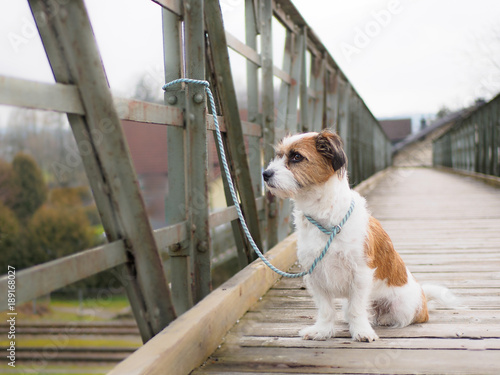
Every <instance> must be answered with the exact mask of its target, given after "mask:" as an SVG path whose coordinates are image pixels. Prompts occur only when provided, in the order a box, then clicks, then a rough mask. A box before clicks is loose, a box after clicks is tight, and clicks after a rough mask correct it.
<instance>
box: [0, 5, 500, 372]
mask: <svg viewBox="0 0 500 375" xmlns="http://www.w3.org/2000/svg"><path fill="white" fill-rule="evenodd" d="M28 2H29V5H30V7H31V10H32V12H33V16H34V20H35V23H36V25H37V28H38V31H39V33H40V37H41V40H42V42H43V45H44V48H45V50H46V53H47V57H48V59H49V62H50V65H51V67H52V71H53V74H54V79H55V82H54V83H52V84H47V83H38V82H30V81H26V80H21V79H17V78H12V77H1V76H0V104H6V105H13V106H19V107H25V108H33V109H41V110H50V111H58V112H63V113H67V114H68V120H69V122H70V125H71V127H72V130H73V133H74V136H75V139H76V141H77V145H78V147H79V150H80V154H81V157H82V162H83V164H84V166H85V169H86V172H87V176H88V178H89V182H90V185H91V188H92V191H93V195H94V198H95V200H96V204H97V207H98V210H99V213H100V217H101V221H102V224H103V227H104V229H105V231H106V236H107V238H108V241H109V243H108V244H106V245H103V246H100V247H97V248H93V249H87V250H84V251H82V252H78V253H75V254H74V255H71V256H68V257H64V258H61V259H58V260H55V261H52V262H48V263H45V264H41V265H38V266H35V267H31V268H28V269H26V270H22V271H20V272H17V274H16V301H17V303H22V302H25V301H30V300H32V299H34V298H36V297H38V296H42V295H45V294H47V293H50V292H51V291H54V290H57V289H58V288H61V287H64V286H66V285H69V284H71V283H74V282H76V281H78V280H81V279H83V278H86V277H89V276H92V275H94V274H96V273H98V272H101V271H103V270H107V269H112V268H116V269H117V270H118V271H119V274H120V275H124V277H123V279H122V282H123V286H124V288H125V290H126V292H127V296H128V298H129V301H130V305H131V307H132V311H133V314H134V317H135V319H136V321H137V326H138V328H139V331H140V334H141V337H142V339H143V341H144V343H145V344H144V345H143V346H142V347H141V348H140V349H139V350H138V351H136V352H135V353H133V354H132V355H131V356H130V357H129V358H127V359H126V360H125V361H123V362H122V363H120V364H119V365H118V366H117V367H116V368H115V369H113V370H112V371H111V374H120V375H121V374H173V375H181V374H188V373H191V372H192V373H193V374H223V373H229V374H240V373H241V374H243V373H245V374H257V373H265V374H268V373H278V374H288V373H316V374H318V373H439V374H441V373H454V372H462V373H478V374H486V373H492V374H493V373H497V372H498V368H499V367H500V352H499V350H500V325H499V322H498V319H499V318H500V314H499V309H500V300H499V299H500V294H499V290H500V289H499V288H500V268H499V266H500V253H499V250H500V234H499V231H498V227H499V224H500V193H499V192H500V190H498V186H499V185H500V184H499V179H498V177H499V176H500V169H499V161H498V151H499V146H500V138H499V134H500V121H499V118H500V99H499V97H496V98H495V99H493V100H492V101H490V102H489V103H487V104H485V105H484V106H482V107H480V108H478V109H477V110H476V111H474V113H472V114H470V115H468V117H467V118H464V119H461V120H460V121H459V122H458V123H457V125H456V126H454V127H453V128H451V129H450V130H449V131H448V132H447V133H446V134H443V135H442V136H441V137H440V138H439V139H437V140H435V142H434V152H433V156H434V164H435V166H436V167H438V166H444V167H447V169H446V170H444V169H442V168H441V169H423V168H422V169H419V168H416V169H393V168H390V165H391V145H390V142H389V140H388V139H387V137H386V135H385V134H384V133H383V131H382V129H381V127H380V125H379V123H378V121H377V120H376V119H375V117H374V116H373V115H372V113H371V112H370V110H369V109H368V108H367V106H366V104H365V103H364V102H363V100H362V99H361V97H360V96H359V94H358V93H357V92H356V90H355V89H354V88H353V87H352V85H351V83H350V82H349V80H348V78H347V77H346V76H345V74H344V73H343V72H342V70H341V69H340V68H339V67H338V65H337V64H336V63H335V61H334V59H333V58H332V57H331V56H330V54H329V53H328V52H327V50H326V48H325V47H324V45H323V44H322V43H321V41H320V40H319V38H318V37H317V36H316V35H315V34H314V32H313V30H312V29H311V28H310V27H309V26H308V25H307V23H306V22H305V21H304V19H303V18H302V16H301V15H300V14H299V13H298V11H297V9H295V7H294V6H293V4H292V3H291V2H290V1H289V0H246V1H245V16H244V20H243V21H244V22H242V24H243V23H244V24H245V41H241V40H239V39H238V38H237V37H235V36H234V35H232V34H230V33H228V32H227V31H226V30H224V27H223V22H222V15H221V11H220V8H219V4H218V2H216V1H203V0H184V1H182V0H157V1H154V2H155V3H157V4H158V5H159V11H161V12H162V16H163V34H164V35H163V37H164V57H165V81H166V82H168V81H171V80H174V79H177V78H179V77H186V78H192V79H207V80H208V81H209V82H210V84H211V86H212V87H213V88H214V91H215V93H216V96H217V98H216V102H217V111H218V114H219V115H220V116H219V117H220V120H221V122H222V124H223V137H224V147H225V150H226V153H227V154H228V155H229V159H230V164H231V173H232V175H233V179H234V180H235V181H236V188H237V190H238V195H239V198H240V205H241V208H242V210H243V212H244V215H245V217H246V219H247V221H248V223H249V229H250V231H251V233H252V236H253V237H254V239H255V241H256V243H257V244H258V245H259V247H260V248H262V249H264V250H267V252H266V257H268V259H270V260H271V262H272V263H273V264H275V265H276V266H277V267H278V268H282V269H289V268H291V267H292V268H293V267H295V268H296V267H297V265H296V264H295V262H296V256H295V236H294V234H293V233H292V231H293V230H292V226H291V223H290V212H291V205H290V203H289V202H286V201H280V200H278V199H276V198H274V197H272V196H270V195H266V194H265V192H264V191H263V189H262V181H261V172H262V168H263V166H264V165H265V164H267V162H268V161H269V160H270V159H271V158H272V156H273V152H274V151H273V148H272V145H273V144H274V143H275V142H276V141H277V140H279V139H280V138H281V137H282V136H283V135H284V134H286V133H287V132H291V133H294V132H301V131H318V130H321V129H323V128H326V127H328V128H332V129H335V130H336V131H337V132H338V133H339V134H340V135H341V136H342V138H343V139H344V142H345V149H346V152H347V155H348V158H349V164H348V165H349V171H348V172H349V176H350V181H351V183H352V184H353V185H356V189H358V191H360V192H361V193H362V194H365V195H366V196H367V197H368V201H369V205H370V208H371V209H372V211H373V214H374V216H376V217H377V218H379V219H380V220H381V221H382V223H383V225H384V226H385V228H386V230H388V232H389V234H390V235H391V237H392V239H393V241H394V242H395V245H396V248H397V249H398V250H399V252H400V253H401V254H402V256H403V258H404V260H405V261H406V263H407V265H408V266H409V267H410V269H411V270H412V272H413V273H414V274H415V276H416V277H417V278H418V280H419V281H421V282H427V281H429V282H435V283H440V284H443V285H446V286H448V287H449V288H451V289H452V290H453V291H454V292H455V293H456V294H457V295H458V296H459V297H461V305H460V308H458V309H453V310H445V309H442V308H439V307H436V309H435V310H433V311H432V313H431V321H430V322H429V323H428V324H424V325H415V326H410V327H408V328H405V329H399V330H395V329H386V328H379V329H377V333H378V334H379V336H380V338H381V340H379V341H377V342H375V343H370V344H367V343H356V342H353V341H352V340H351V339H350V338H349V337H348V334H347V328H346V326H345V325H344V326H342V330H341V331H340V336H339V337H337V338H335V339H331V340H327V341H323V342H319V341H303V340H300V339H299V338H298V336H297V331H298V330H299V329H300V328H301V327H302V326H304V325H306V324H309V323H310V322H311V320H312V319H313V317H314V314H315V310H314V307H313V304H312V300H311V298H310V297H309V296H308V295H307V292H306V290H305V289H304V287H303V285H302V284H301V281H300V280H279V278H278V276H277V275H276V274H274V273H273V272H272V271H271V270H269V269H268V268H267V267H266V266H265V265H264V264H262V262H260V261H254V259H255V256H254V255H253V254H252V252H251V249H250V247H249V245H248V242H247V241H246V240H245V239H244V235H243V233H242V230H241V226H240V225H239V223H238V221H237V220H236V209H235V207H234V206H233V204H232V203H231V201H230V200H229V199H230V198H229V194H227V189H228V188H227V185H225V186H224V188H225V191H226V195H227V197H228V198H227V199H228V200H227V201H228V204H227V208H225V209H223V210H221V211H218V212H211V211H210V210H209V204H208V203H209V202H208V201H209V196H208V191H207V190H208V189H207V186H208V179H207V178H208V177H207V175H208V169H209V166H208V165H207V164H208V163H206V162H204V161H206V160H207V137H208V138H209V137H211V134H210V133H211V132H212V131H213V129H214V128H213V120H211V116H209V113H208V112H207V109H206V101H205V96H204V95H205V94H204V91H203V87H201V86H200V87H198V86H196V85H191V84H189V85H179V86H178V87H174V88H172V89H169V90H168V91H167V92H166V93H165V104H164V105H160V104H154V103H146V102H140V101H137V100H133V99H128V98H127V99H123V98H116V97H113V96H112V94H111V92H110V89H109V87H108V85H107V80H106V73H105V71H104V67H103V65H102V62H101V56H100V54H99V50H98V48H97V44H96V41H95V37H94V35H93V32H92V26H91V23H90V20H89V18H88V15H87V12H86V9H85V4H84V2H83V0H74V1H70V2H64V3H63V4H59V5H58V8H57V11H56V10H55V9H54V8H53V7H52V6H51V5H50V2H47V1H41V0H28ZM276 28H281V29H282V31H283V35H284V36H285V38H284V40H281V41H279V40H278V38H277V37H276V34H275V33H274V32H273V30H275V29H276ZM277 42H282V43H281V46H282V48H283V59H282V63H281V64H280V66H277V65H276V64H275V63H274V60H273V55H274V54H273V50H274V49H276V45H277ZM273 43H274V44H273ZM278 44H279V43H278ZM228 47H229V49H231V50H233V51H235V52H236V53H238V54H239V55H241V56H243V57H244V58H245V59H246V60H247V63H246V66H245V73H246V85H243V86H244V87H245V89H246V99H247V100H246V106H247V108H246V109H247V111H246V112H247V113H248V114H247V115H246V117H245V116H243V115H242V112H240V111H239V109H238V105H239V104H240V103H238V101H237V100H236V92H235V86H236V85H235V83H234V81H233V76H232V74H231V65H230V62H229V52H228ZM122 120H128V121H132V122H134V123H136V126H141V125H143V124H154V125H157V126H166V127H167V129H168V133H167V140H166V145H165V146H166V147H167V150H168V161H169V170H168V176H169V180H168V195H167V197H166V211H167V224H168V226H167V227H165V228H161V229H158V230H154V231H153V230H152V228H151V225H150V223H149V220H148V217H147V213H146V210H145V205H144V199H143V197H142V194H141V190H140V187H139V185H138V183H137V177H136V174H135V172H134V169H133V166H132V162H131V157H130V153H129V151H128V148H127V144H126V141H125V138H124V135H123V130H122V126H121V121H122ZM219 153H220V150H219ZM457 170H461V172H460V173H461V175H455V174H452V173H451V171H457ZM477 172H480V173H481V174H479V173H477ZM478 179H479V180H478ZM483 181H486V182H488V183H489V184H493V185H495V186H490V185H486V184H485V183H484V182H483ZM223 225H228V226H229V230H230V231H231V233H232V234H233V237H234V248H235V250H234V255H235V256H236V257H237V259H238V262H239V266H240V269H241V270H240V271H239V272H238V273H237V274H236V275H234V276H233V277H232V278H231V279H229V280H228V281H227V282H226V283H224V284H223V285H222V286H220V287H219V288H217V289H215V290H212V286H211V260H212V252H211V248H212V241H213V238H212V236H214V237H215V236H217V235H218V234H217V233H216V232H214V231H213V229H214V228H218V227H221V226H223ZM8 281H9V280H8V276H7V275H5V276H2V278H0V293H1V295H0V307H1V308H2V310H6V309H7V307H8V298H7V296H8V294H7V290H8V285H9V284H8ZM200 366H201V367H200Z"/></svg>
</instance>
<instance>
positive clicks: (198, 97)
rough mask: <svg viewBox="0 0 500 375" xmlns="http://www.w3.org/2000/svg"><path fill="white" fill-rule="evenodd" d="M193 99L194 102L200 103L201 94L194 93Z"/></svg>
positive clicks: (201, 100) (201, 99)
mask: <svg viewBox="0 0 500 375" xmlns="http://www.w3.org/2000/svg"><path fill="white" fill-rule="evenodd" d="M193 100H194V102H195V103H197V104H200V103H201V102H203V95H202V94H200V93H197V94H194V96H193Z"/></svg>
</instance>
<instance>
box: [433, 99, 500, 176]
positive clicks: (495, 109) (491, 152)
mask: <svg viewBox="0 0 500 375" xmlns="http://www.w3.org/2000/svg"><path fill="white" fill-rule="evenodd" d="M499 151H500V95H497V96H496V97H495V98H493V99H492V100H491V101H489V102H488V103H486V104H484V105H482V106H481V107H479V108H478V109H476V110H475V111H474V112H472V113H470V114H469V115H468V116H467V117H465V118H463V119H461V120H460V121H459V122H458V123H457V124H455V125H454V126H453V127H452V128H450V129H449V130H448V131H447V132H446V133H444V134H443V135H442V136H441V137H439V138H437V139H436V140H434V142H433V145H432V152H433V154H432V157H433V164H434V165H435V166H444V167H449V168H453V169H458V170H464V171H469V172H478V173H483V174H487V175H492V176H500V160H499Z"/></svg>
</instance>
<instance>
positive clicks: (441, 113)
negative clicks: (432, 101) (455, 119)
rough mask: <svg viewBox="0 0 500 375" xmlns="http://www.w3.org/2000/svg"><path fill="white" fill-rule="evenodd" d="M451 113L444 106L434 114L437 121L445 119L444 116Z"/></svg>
mask: <svg viewBox="0 0 500 375" xmlns="http://www.w3.org/2000/svg"><path fill="white" fill-rule="evenodd" d="M450 113H451V110H450V109H449V108H448V107H446V106H444V105H443V106H442V107H441V108H440V109H439V111H438V112H437V113H436V118H437V119H438V120H439V119H442V118H443V117H445V116H446V115H448V114H450Z"/></svg>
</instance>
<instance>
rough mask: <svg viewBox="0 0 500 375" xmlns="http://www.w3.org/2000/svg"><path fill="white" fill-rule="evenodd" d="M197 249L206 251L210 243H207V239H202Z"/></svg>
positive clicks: (202, 251)
mask: <svg viewBox="0 0 500 375" xmlns="http://www.w3.org/2000/svg"><path fill="white" fill-rule="evenodd" d="M196 249H197V250H198V251H199V252H200V253H206V252H207V250H208V243H207V241H201V242H200V243H198V246H196Z"/></svg>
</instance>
